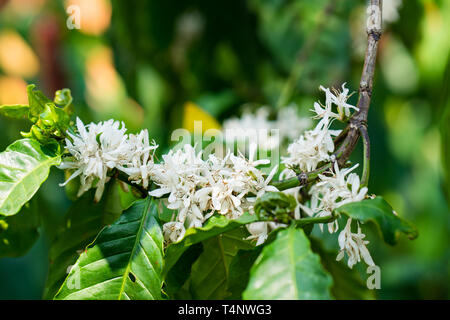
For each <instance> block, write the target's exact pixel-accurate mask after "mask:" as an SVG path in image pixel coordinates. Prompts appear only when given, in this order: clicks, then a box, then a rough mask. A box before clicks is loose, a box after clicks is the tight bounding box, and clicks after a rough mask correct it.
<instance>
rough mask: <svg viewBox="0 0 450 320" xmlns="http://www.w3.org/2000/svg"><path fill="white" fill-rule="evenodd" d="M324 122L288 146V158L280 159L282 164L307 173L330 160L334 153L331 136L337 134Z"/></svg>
mask: <svg viewBox="0 0 450 320" xmlns="http://www.w3.org/2000/svg"><path fill="white" fill-rule="evenodd" d="M324 120H325V119H322V120H321V121H320V122H319V123H318V124H317V126H316V127H315V128H314V130H308V131H306V132H305V133H304V134H303V135H301V136H300V137H299V138H298V139H297V140H296V141H294V142H293V143H292V144H290V145H289V147H288V149H287V152H288V156H287V157H282V163H284V164H285V165H286V166H287V167H288V168H290V169H298V170H301V171H303V172H309V171H313V170H315V169H316V168H317V165H318V164H319V163H320V162H323V161H329V160H330V153H331V152H333V151H334V143H333V137H332V136H333V135H337V134H338V132H337V131H332V130H329V129H328V122H326V121H324Z"/></svg>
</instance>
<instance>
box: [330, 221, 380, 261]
mask: <svg viewBox="0 0 450 320" xmlns="http://www.w3.org/2000/svg"><path fill="white" fill-rule="evenodd" d="M351 224H352V219H348V220H347V224H346V225H345V228H344V229H343V230H342V231H341V233H340V234H339V238H338V242H339V247H340V251H339V254H338V255H337V257H336V260H337V261H340V260H342V258H344V255H345V253H346V254H347V256H348V261H347V265H348V267H349V268H350V269H351V268H352V267H353V266H354V265H355V264H356V263H358V262H360V261H361V258H362V259H363V260H364V262H365V263H366V264H367V265H369V266H374V265H375V263H374V262H373V260H372V257H371V256H370V253H369V250H367V247H366V245H367V244H369V241H367V240H364V238H365V237H366V235H365V234H363V233H361V227H360V226H359V223H358V232H357V233H352V230H351Z"/></svg>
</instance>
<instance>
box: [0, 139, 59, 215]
mask: <svg viewBox="0 0 450 320" xmlns="http://www.w3.org/2000/svg"><path fill="white" fill-rule="evenodd" d="M60 161H61V157H60V154H59V145H57V144H51V145H46V146H43V145H41V144H40V143H39V142H38V141H36V140H34V139H22V140H18V141H16V142H14V143H13V144H11V145H10V146H9V147H8V148H6V150H5V151H4V152H2V153H0V215H5V216H11V215H14V214H16V213H17V212H19V210H20V208H22V206H23V205H24V204H25V203H26V202H28V201H29V200H30V199H31V198H32V197H33V195H34V194H35V193H36V191H37V190H38V189H39V187H40V186H41V184H42V183H43V182H44V181H45V180H46V179H47V177H48V174H49V171H50V167H51V166H54V165H58V164H59V163H60Z"/></svg>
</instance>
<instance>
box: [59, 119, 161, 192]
mask: <svg viewBox="0 0 450 320" xmlns="http://www.w3.org/2000/svg"><path fill="white" fill-rule="evenodd" d="M76 126H77V130H78V134H72V133H70V132H67V134H68V135H69V137H70V139H66V149H67V151H69V153H70V154H71V157H70V158H66V159H65V160H64V161H63V163H62V164H61V165H60V166H59V168H60V169H75V172H74V173H73V174H72V175H71V176H70V178H69V179H68V180H67V181H66V182H65V183H63V184H61V186H64V185H66V184H67V183H68V182H69V181H70V180H72V179H74V178H75V177H77V176H80V175H81V186H80V189H79V191H78V196H81V195H82V194H83V193H84V192H86V191H87V190H89V189H90V188H91V187H92V186H93V185H95V186H96V188H97V191H96V193H95V200H96V201H99V200H100V198H101V196H102V194H103V190H104V188H105V184H106V182H108V180H109V179H110V178H109V177H108V170H111V169H118V170H121V171H123V172H125V173H126V174H127V175H128V176H129V180H130V181H132V182H134V183H142V185H143V187H144V188H147V187H148V184H149V179H150V172H151V168H152V167H153V152H154V150H155V149H156V148H157V147H158V146H157V145H155V144H154V143H153V144H152V145H150V143H149V138H148V131H147V130H142V131H141V132H140V133H139V134H137V135H134V134H130V135H128V134H126V131H127V129H126V128H125V125H124V123H123V122H122V123H121V122H118V121H114V120H108V121H105V122H100V123H90V124H88V125H87V126H85V125H84V124H83V122H82V121H81V120H80V119H79V118H77V120H76Z"/></svg>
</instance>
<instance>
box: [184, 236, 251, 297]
mask: <svg viewBox="0 0 450 320" xmlns="http://www.w3.org/2000/svg"><path fill="white" fill-rule="evenodd" d="M247 236H248V232H246V230H244V229H242V228H237V229H234V230H232V231H229V232H226V233H223V234H221V235H219V236H216V237H214V238H210V239H208V240H206V241H204V242H203V252H202V254H201V255H200V257H199V258H198V260H197V261H196V262H195V263H194V264H193V265H192V269H191V278H190V286H189V288H190V292H191V294H192V297H193V298H194V299H199V300H220V299H225V298H227V297H228V296H230V295H231V293H230V292H229V291H228V282H229V278H230V263H231V260H232V259H233V257H234V256H235V255H236V254H237V252H238V251H239V250H240V249H247V250H248V249H251V248H253V245H252V244H251V243H250V242H249V241H246V240H244V239H245V238H246V237H247Z"/></svg>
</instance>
